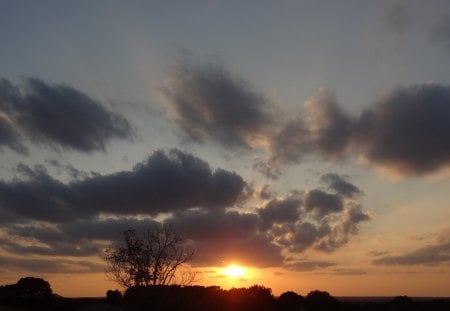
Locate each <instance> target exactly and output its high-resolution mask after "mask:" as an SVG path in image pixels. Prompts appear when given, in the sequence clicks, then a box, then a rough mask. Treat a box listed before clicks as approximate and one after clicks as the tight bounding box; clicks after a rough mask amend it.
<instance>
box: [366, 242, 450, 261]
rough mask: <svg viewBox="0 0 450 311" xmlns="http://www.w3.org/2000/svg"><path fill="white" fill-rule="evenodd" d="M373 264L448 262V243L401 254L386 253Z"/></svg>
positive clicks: (449, 256) (449, 250) (449, 253)
mask: <svg viewBox="0 0 450 311" xmlns="http://www.w3.org/2000/svg"><path fill="white" fill-rule="evenodd" d="M373 263H374V264H375V265H398V266H412V265H436V264H441V263H450V243H449V242H444V243H439V244H435V245H427V246H424V247H421V248H418V249H416V250H413V251H411V252H407V253H404V254H401V255H386V256H382V257H380V258H377V259H375V260H373Z"/></svg>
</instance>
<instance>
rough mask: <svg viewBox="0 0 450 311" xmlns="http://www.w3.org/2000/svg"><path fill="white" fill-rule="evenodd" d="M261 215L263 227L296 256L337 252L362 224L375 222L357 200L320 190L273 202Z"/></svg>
mask: <svg viewBox="0 0 450 311" xmlns="http://www.w3.org/2000/svg"><path fill="white" fill-rule="evenodd" d="M335 177H336V178H337V179H338V180H341V179H342V177H341V176H339V175H337V176H335ZM347 182H348V181H347ZM349 184H350V183H349ZM350 185H352V184H350ZM258 213H259V215H260V217H261V222H262V226H263V227H262V228H264V230H267V232H268V234H269V235H270V236H271V238H272V239H273V240H274V241H276V243H278V244H280V245H283V246H284V247H286V248H287V249H288V250H289V251H291V252H293V253H296V252H304V251H306V250H307V249H310V248H313V249H316V250H319V251H323V252H333V251H334V250H336V249H338V248H340V247H342V246H343V245H345V244H347V243H348V241H349V240H350V238H351V237H352V236H354V235H356V234H358V228H359V224H360V223H362V222H365V221H369V220H371V219H372V216H371V215H370V214H369V213H367V212H365V211H364V210H363V209H362V207H361V205H360V204H359V202H358V200H357V199H356V198H346V197H344V196H342V195H341V194H339V193H337V192H334V193H333V192H325V191H323V190H319V189H312V190H309V191H305V192H303V193H296V195H294V194H290V195H289V196H288V197H287V198H285V199H283V200H281V199H277V200H272V201H269V202H268V203H267V204H266V206H264V207H262V208H260V209H258Z"/></svg>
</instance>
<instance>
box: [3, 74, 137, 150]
mask: <svg viewBox="0 0 450 311" xmlns="http://www.w3.org/2000/svg"><path fill="white" fill-rule="evenodd" d="M24 81H25V85H24V87H22V88H18V87H16V86H14V85H13V84H12V83H11V82H10V81H9V80H7V79H4V78H3V79H1V80H0V145H6V146H8V147H10V148H11V149H13V150H15V151H18V152H22V153H24V152H25V151H26V149H25V147H23V139H22V138H26V139H27V140H30V141H32V142H34V143H37V144H46V145H51V146H53V147H60V148H63V149H73V150H77V151H82V152H91V151H96V150H105V147H106V143H107V142H108V141H109V140H111V139H112V138H121V139H125V138H128V139H130V138H132V136H133V132H132V129H131V126H130V124H129V123H128V121H127V120H126V119H125V118H124V117H122V116H120V115H117V114H115V113H113V112H110V111H108V110H106V108H105V107H104V106H103V105H102V104H101V103H100V102H98V101H96V100H94V99H92V98H91V97H89V96H88V95H86V94H84V93H82V92H80V91H78V90H76V89H74V88H72V87H70V86H67V85H64V84H56V85H50V84H47V83H46V82H44V81H42V80H40V79H37V78H24ZM19 130H20V133H22V134H23V135H19V134H18V132H19ZM22 136H23V137H22Z"/></svg>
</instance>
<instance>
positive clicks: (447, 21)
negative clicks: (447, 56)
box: [430, 15, 450, 51]
mask: <svg viewBox="0 0 450 311" xmlns="http://www.w3.org/2000/svg"><path fill="white" fill-rule="evenodd" d="M430 40H431V42H432V43H434V44H436V45H437V46H440V47H442V48H444V49H446V50H448V51H450V17H449V16H448V15H442V16H441V17H440V18H439V20H438V22H437V23H436V25H435V26H434V27H433V28H432V29H431V31H430Z"/></svg>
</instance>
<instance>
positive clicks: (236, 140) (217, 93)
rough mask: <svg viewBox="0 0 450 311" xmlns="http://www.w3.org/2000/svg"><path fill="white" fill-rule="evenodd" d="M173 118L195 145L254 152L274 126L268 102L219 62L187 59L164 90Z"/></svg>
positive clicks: (165, 102) (164, 96)
mask: <svg viewBox="0 0 450 311" xmlns="http://www.w3.org/2000/svg"><path fill="white" fill-rule="evenodd" d="M160 93H161V98H162V103H163V105H164V106H165V107H166V110H167V113H168V115H169V117H170V118H171V119H172V120H173V121H174V122H175V123H176V124H177V125H178V126H179V127H180V128H181V129H182V130H183V131H184V132H185V133H186V134H187V135H188V136H189V137H190V138H192V139H194V140H197V141H204V140H205V139H208V138H213V139H216V140H218V141H220V142H221V143H223V144H225V145H229V146H246V147H253V146H255V145H258V144H259V143H260V140H261V139H263V140H264V139H265V136H266V135H267V134H268V131H269V128H270V127H271V126H272V123H273V122H274V110H273V107H272V105H271V104H270V103H269V102H268V100H267V99H266V98H265V97H264V96H263V95H262V94H259V93H258V92H256V91H254V90H253V89H252V87H251V86H250V84H249V83H248V82H247V81H245V80H243V79H242V78H240V77H237V76H234V75H233V74H231V73H230V72H229V71H228V70H227V69H226V68H225V67H224V66H223V65H222V64H220V63H218V62H209V63H200V62H199V61H197V60H196V59H194V58H193V57H189V56H186V57H185V58H184V59H183V60H182V61H181V62H179V63H178V64H177V65H176V66H174V68H172V70H171V72H170V73H169V75H168V77H167V79H166V81H165V83H164V84H163V85H162V86H161V87H160Z"/></svg>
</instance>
